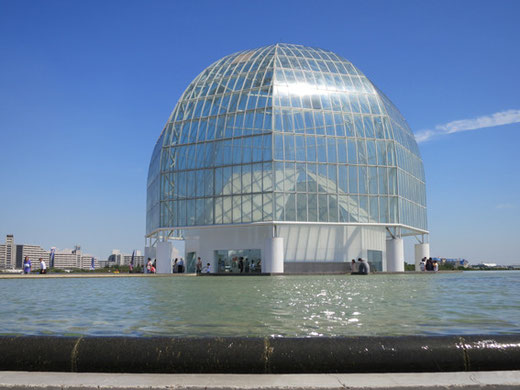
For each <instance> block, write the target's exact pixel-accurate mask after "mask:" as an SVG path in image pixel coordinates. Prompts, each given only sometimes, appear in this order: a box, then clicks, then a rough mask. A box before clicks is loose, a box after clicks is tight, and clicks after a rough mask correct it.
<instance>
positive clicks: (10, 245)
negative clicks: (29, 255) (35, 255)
mask: <svg viewBox="0 0 520 390" xmlns="http://www.w3.org/2000/svg"><path fill="white" fill-rule="evenodd" d="M16 260H17V257H16V245H15V244H14V236H13V235H12V234H8V235H7V236H6V238H5V244H0V269H14V268H16Z"/></svg>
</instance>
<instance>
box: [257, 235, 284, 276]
mask: <svg viewBox="0 0 520 390" xmlns="http://www.w3.org/2000/svg"><path fill="white" fill-rule="evenodd" d="M264 248H265V250H264V258H263V259H262V272H265V273H283V269H284V268H283V237H271V238H268V239H266V240H265V245H264Z"/></svg>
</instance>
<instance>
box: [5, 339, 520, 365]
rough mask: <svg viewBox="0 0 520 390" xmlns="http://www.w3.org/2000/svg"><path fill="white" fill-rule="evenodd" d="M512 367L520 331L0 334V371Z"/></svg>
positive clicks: (519, 354) (519, 361)
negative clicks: (200, 335)
mask: <svg viewBox="0 0 520 390" xmlns="http://www.w3.org/2000/svg"><path fill="white" fill-rule="evenodd" d="M519 369H520V334H519V335H500V336H479V335H474V336H458V337H457V336H453V337H452V336H442V337H423V336H404V337H317V338H230V337H223V338H209V337H208V338H169V337H150V338H148V337H145V338H137V337H51V336H20V337H0V371H64V372H66V371H68V372H106V373H177V374H179V373H185V374H187V373H220V374H240V373H243V374H267V373H277V374H290V373H295V374H296V373H306V374H312V373H383V372H386V373H391V372H394V373H395V372H449V371H494V370H519Z"/></svg>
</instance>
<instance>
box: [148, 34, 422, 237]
mask: <svg viewBox="0 0 520 390" xmlns="http://www.w3.org/2000/svg"><path fill="white" fill-rule="evenodd" d="M260 221H295V222H300V221H301V222H325V223H328V222H342V223H380V224H401V225H406V226H409V227H411V228H416V229H420V230H427V223H426V195H425V180H424V171H423V165H422V160H421V157H420V154H419V150H418V147H417V143H416V142H415V138H414V136H413V133H412V132H411V130H410V128H409V127H408V125H407V123H406V121H405V120H404V118H403V117H402V115H401V114H400V113H399V111H398V110H397V108H396V107H395V106H394V105H393V104H392V103H391V102H390V100H389V99H388V98H387V97H386V96H385V95H384V94H383V93H382V92H381V91H379V90H378V89H377V88H376V87H375V86H374V85H373V84H372V83H371V82H370V80H368V78H367V77H366V76H364V75H363V74H362V73H361V72H360V71H359V70H358V69H357V68H356V67H354V66H353V65H352V64H351V63H350V62H349V61H347V60H345V59H343V58H341V57H339V56H338V55H336V54H334V53H332V52H330V51H327V50H323V49H318V48H309V47H304V46H298V45H288V44H277V45H272V46H267V47H263V48H259V49H254V50H247V51H244V52H240V53H235V54H232V55H230V56H227V57H224V58H222V59H221V60H219V61H217V62H216V63H214V64H213V65H211V66H209V67H208V68H207V69H206V70H204V71H203V72H202V73H201V74H200V75H199V76H198V77H197V78H196V79H195V80H194V81H193V82H192V83H191V84H190V85H189V86H188V88H187V89H186V91H185V92H184V94H183V96H182V97H181V99H180V100H179V102H178V103H177V105H176V107H175V109H174V110H173V112H172V114H171V116H170V118H169V120H168V122H167V124H166V126H165V128H164V130H163V131H162V133H161V136H160V137H159V140H158V141H157V144H156V146H155V149H154V152H153V155H152V159H151V162H150V168H149V174H148V199H147V234H150V233H152V232H153V231H155V230H156V229H158V228H172V229H176V228H182V227H187V226H201V225H220V224H239V223H250V222H260Z"/></svg>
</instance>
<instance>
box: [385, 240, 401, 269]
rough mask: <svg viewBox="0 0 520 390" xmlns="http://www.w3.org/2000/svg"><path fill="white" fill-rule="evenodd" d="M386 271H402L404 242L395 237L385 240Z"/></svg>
mask: <svg viewBox="0 0 520 390" xmlns="http://www.w3.org/2000/svg"><path fill="white" fill-rule="evenodd" d="M386 270H387V272H404V242H403V239H402V238H399V237H396V238H392V239H390V240H386Z"/></svg>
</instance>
